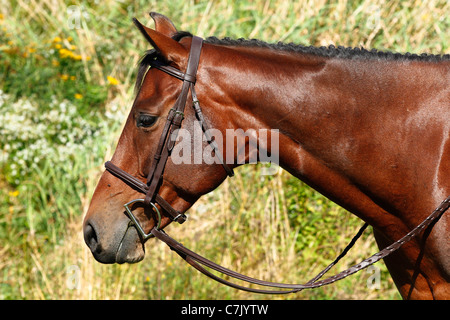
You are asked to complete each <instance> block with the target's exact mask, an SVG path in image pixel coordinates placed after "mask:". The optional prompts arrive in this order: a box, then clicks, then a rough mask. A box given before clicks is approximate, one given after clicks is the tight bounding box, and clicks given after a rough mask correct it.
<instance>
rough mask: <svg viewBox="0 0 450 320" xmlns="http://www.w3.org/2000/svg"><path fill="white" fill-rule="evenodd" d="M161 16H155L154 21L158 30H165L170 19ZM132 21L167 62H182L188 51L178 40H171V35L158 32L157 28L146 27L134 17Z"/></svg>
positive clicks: (178, 64)
mask: <svg viewBox="0 0 450 320" xmlns="http://www.w3.org/2000/svg"><path fill="white" fill-rule="evenodd" d="M159 16H161V15H159ZM162 17H163V18H161V17H158V18H156V20H155V23H156V25H157V26H158V28H161V29H160V30H165V31H167V28H168V23H167V22H170V20H169V19H167V18H166V17H164V16H162ZM157 21H158V22H157ZM133 22H134V24H135V25H136V27H137V28H138V29H139V31H141V33H142V34H143V35H144V37H145V39H147V41H148V42H150V44H151V45H152V46H153V48H155V50H156V51H157V52H158V53H159V54H160V55H162V56H163V57H164V58H165V59H166V60H167V61H168V62H173V63H175V64H176V65H177V66H180V65H181V64H183V62H184V60H185V59H186V58H187V55H188V51H187V49H185V48H184V47H183V46H182V45H181V44H180V43H179V42H177V41H175V40H173V39H172V38H171V37H168V36H167V35H165V34H163V33H161V32H158V31H157V30H153V29H150V28H147V27H146V26H144V25H143V24H142V23H140V22H139V21H138V20H137V19H136V18H133ZM170 24H171V22H170ZM172 26H173V25H172ZM175 30H176V29H175Z"/></svg>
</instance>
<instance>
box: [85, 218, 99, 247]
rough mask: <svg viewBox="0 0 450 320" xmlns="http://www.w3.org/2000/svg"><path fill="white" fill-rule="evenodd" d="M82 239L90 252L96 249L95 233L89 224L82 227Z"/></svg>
mask: <svg viewBox="0 0 450 320" xmlns="http://www.w3.org/2000/svg"><path fill="white" fill-rule="evenodd" d="M84 241H85V242H86V244H87V246H88V247H89V249H91V251H92V252H95V251H96V250H97V249H98V241H97V233H96V232H95V229H94V228H93V227H92V225H91V224H87V225H86V226H85V227H84Z"/></svg>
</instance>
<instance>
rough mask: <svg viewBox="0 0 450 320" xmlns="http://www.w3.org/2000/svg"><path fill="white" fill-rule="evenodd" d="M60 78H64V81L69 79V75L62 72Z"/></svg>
mask: <svg viewBox="0 0 450 320" xmlns="http://www.w3.org/2000/svg"><path fill="white" fill-rule="evenodd" d="M60 78H61V79H62V80H64V81H66V80H67V79H69V75H67V74H62V75H60Z"/></svg>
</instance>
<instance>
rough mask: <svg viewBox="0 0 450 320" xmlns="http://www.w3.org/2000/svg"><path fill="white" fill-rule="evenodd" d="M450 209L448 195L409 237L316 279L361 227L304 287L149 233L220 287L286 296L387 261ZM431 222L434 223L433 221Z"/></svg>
mask: <svg viewBox="0 0 450 320" xmlns="http://www.w3.org/2000/svg"><path fill="white" fill-rule="evenodd" d="M449 207H450V196H449V197H448V198H447V199H445V200H444V201H443V202H442V203H441V204H440V205H439V206H438V207H437V208H436V209H435V210H434V211H433V212H432V213H431V214H430V215H429V216H428V217H427V218H426V219H425V220H424V221H422V222H421V223H420V224H419V225H418V226H417V227H415V228H414V229H413V230H411V231H410V232H409V233H408V234H406V235H405V236H404V237H403V238H401V239H399V240H397V241H395V242H394V243H393V244H391V245H390V246H388V247H386V248H384V249H383V250H381V251H380V252H378V253H376V254H374V255H372V256H371V257H369V258H367V259H365V260H363V261H362V262H360V263H359V264H357V265H354V266H352V267H350V268H348V269H346V270H344V271H342V272H340V273H338V274H336V275H334V276H331V277H329V278H326V279H324V280H319V279H320V278H321V277H322V276H323V275H324V274H325V273H326V272H327V271H329V270H330V269H331V268H332V267H333V266H334V265H335V264H336V263H337V262H338V261H339V260H340V259H341V258H342V257H343V256H345V254H346V253H347V252H348V250H349V249H350V248H351V247H352V246H353V244H354V243H355V242H356V240H357V239H358V238H359V237H360V236H361V234H362V232H363V231H364V229H365V228H366V227H367V226H368V224H367V223H366V224H364V226H363V227H362V228H361V229H360V230H359V231H358V233H357V235H356V236H355V237H354V238H353V239H352V241H351V242H350V244H349V245H348V246H347V247H346V248H345V249H344V251H343V252H342V253H341V254H340V255H339V256H338V258H337V259H336V260H335V261H333V263H331V264H330V265H329V266H327V267H326V268H325V269H324V270H323V271H321V272H320V273H319V274H318V275H317V276H315V277H314V278H313V279H311V280H310V281H308V282H307V283H305V284H285V283H276V282H269V281H263V280H258V279H255V278H251V277H248V276H245V275H243V274H240V273H238V272H235V271H232V270H230V269H227V268H225V267H222V266H220V265H218V264H216V263H214V262H212V261H210V260H208V259H206V258H204V257H202V256H200V255H199V254H197V253H195V252H193V251H191V250H189V249H188V248H186V247H185V246H183V245H182V244H181V243H179V242H177V241H176V240H174V239H172V238H171V237H169V236H168V235H167V234H166V233H165V232H164V231H162V230H158V229H156V228H153V229H152V230H151V233H152V234H153V235H154V236H155V237H156V238H158V239H159V240H161V241H163V242H164V243H166V244H167V245H168V246H169V247H170V249H172V250H174V251H175V252H176V253H178V255H180V256H181V257H182V258H183V259H184V260H186V262H188V263H189V264H190V265H192V266H193V267H194V268H196V269H197V270H198V271H200V272H201V273H203V274H204V275H206V276H208V277H210V278H211V279H213V280H216V281H218V282H220V283H222V284H225V285H227V286H230V287H232V288H235V289H239V290H244V291H248V292H254V293H264V294H286V293H293V292H298V291H301V290H304V289H312V288H318V287H322V286H324V285H327V284H330V283H333V282H336V281H338V280H341V279H343V278H346V277H348V276H349V275H351V274H354V273H356V272H358V271H360V270H362V269H364V268H367V267H368V266H370V265H372V264H374V263H375V262H377V261H379V260H381V259H383V258H386V257H387V256H389V255H390V254H392V253H393V252H395V251H397V250H398V249H400V248H401V246H402V245H403V244H405V243H406V242H408V241H410V240H411V239H412V238H414V237H416V236H417V235H418V234H420V233H421V232H422V231H423V230H424V229H425V228H427V227H428V226H430V225H431V224H432V223H433V224H434V223H436V222H437V221H438V220H439V218H440V217H441V216H442V215H443V214H444V212H445V211H447V210H448V208H449ZM433 221H434V222H433ZM203 266H205V267H208V268H211V269H213V270H215V271H218V272H220V273H222V274H225V275H227V276H229V277H232V278H234V279H238V280H242V281H245V282H248V283H253V284H257V285H260V286H266V287H272V288H278V289H284V290H265V289H255V288H250V287H244V286H241V285H237V284H234V283H232V282H230V281H227V280H224V279H222V278H219V277H218V276H216V275H214V274H212V273H211V272H209V271H208V270H206V269H205V268H203Z"/></svg>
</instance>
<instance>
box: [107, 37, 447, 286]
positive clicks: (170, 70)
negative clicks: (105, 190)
mask: <svg viewBox="0 0 450 320" xmlns="http://www.w3.org/2000/svg"><path fill="white" fill-rule="evenodd" d="M202 41H203V40H202V39H201V38H199V37H196V36H194V37H193V38H192V44H191V49H190V53H189V59H188V64H187V68H186V72H185V73H183V72H181V71H180V70H178V69H176V68H174V67H171V66H169V65H167V64H165V63H163V62H161V61H159V60H157V59H155V60H153V61H151V62H150V65H151V66H152V67H155V68H157V69H159V70H161V71H164V72H166V73H167V74H169V75H171V76H173V77H175V78H177V79H180V80H182V81H183V86H182V88H181V93H180V95H179V96H178V99H177V100H176V102H175V105H174V106H173V108H172V109H170V111H169V114H168V116H167V121H166V123H165V125H164V129H163V131H162V134H161V138H160V140H159V144H158V147H157V150H156V153H155V156H154V159H153V162H152V165H151V168H150V171H149V174H148V177H147V183H143V182H142V181H140V180H139V179H137V178H135V177H134V176H132V175H131V174H129V173H127V172H125V171H124V170H122V169H120V168H118V167H117V166H116V165H114V164H113V163H111V162H110V161H108V162H106V163H105V167H106V170H108V171H109V172H110V173H112V174H113V175H114V176H116V177H117V178H119V179H121V180H123V181H124V182H125V183H127V184H128V185H129V186H131V187H133V188H134V189H136V190H138V191H139V192H141V193H143V194H145V197H144V198H139V199H134V200H132V201H130V202H128V203H126V204H125V205H124V207H125V209H126V211H127V214H128V216H129V218H130V220H131V221H132V224H134V226H135V227H136V229H137V231H138V233H139V235H140V236H141V237H142V239H143V240H146V239H148V238H150V237H152V236H154V237H156V238H157V239H159V240H161V241H163V242H164V243H166V244H167V245H168V246H169V247H170V248H171V249H172V250H174V251H175V252H176V253H178V255H180V256H181V257H182V258H183V259H184V260H185V261H186V262H188V263H189V264H190V265H192V266H193V267H194V268H196V269H197V270H198V271H200V272H202V273H203V274H205V275H206V276H208V277H210V278H212V279H214V280H216V281H218V282H220V283H222V284H225V285H228V286H230V287H233V288H235V289H240V290H244V291H248V292H254V293H266V294H285V293H291V292H298V291H301V290H303V289H311V288H317V287H321V286H324V285H327V284H330V283H333V282H335V281H338V280H340V279H343V278H345V277H347V276H349V275H351V274H353V273H355V272H358V271H360V270H362V269H364V268H366V267H368V266H370V265H372V264H374V263H375V262H377V261H379V260H381V259H383V258H385V257H387V256H388V255H390V254H391V253H393V252H395V251H397V250H398V249H399V248H400V247H401V246H402V245H403V244H405V243H406V242H408V241H410V240H411V239H412V238H414V237H415V236H417V235H418V234H420V233H421V232H422V231H423V230H424V229H425V228H427V227H429V226H430V227H432V226H433V225H434V223H436V222H437V221H438V220H439V218H440V217H441V216H442V215H443V214H444V212H445V211H446V210H447V209H448V208H449V207H450V197H448V198H447V199H445V200H444V201H443V202H442V203H441V204H440V205H439V207H437V208H436V209H435V210H434V211H433V212H432V213H431V214H430V215H429V216H428V217H427V218H426V219H425V220H423V221H422V222H421V223H420V224H419V225H418V226H417V227H416V228H414V229H413V230H411V231H410V232H409V233H408V234H406V235H405V236H404V237H403V238H401V239H399V240H397V241H395V242H394V243H392V244H391V245H390V246H388V247H386V248H384V249H383V250H381V251H380V252H378V253H376V254H374V255H372V256H371V257H369V258H368V259H366V260H364V261H362V262H361V263H359V264H357V265H354V266H352V267H350V268H348V269H346V270H344V271H342V272H340V273H338V274H336V275H334V276H332V277H329V278H327V279H324V280H320V278H322V276H323V275H324V274H325V273H326V272H328V271H329V270H330V269H331V268H332V267H333V266H334V265H335V264H336V263H337V262H338V261H339V260H340V259H341V258H342V257H344V256H345V255H346V253H347V252H348V250H349V249H350V248H351V247H352V246H353V244H354V243H355V242H356V240H357V239H358V238H359V237H360V236H361V235H362V233H363V231H364V230H365V229H366V228H367V226H368V224H367V223H365V224H364V225H363V227H362V228H361V229H360V230H359V231H358V233H357V234H356V236H355V237H354V238H353V239H352V241H351V242H350V243H349V245H347V247H346V248H345V249H344V251H343V252H342V253H341V254H340V255H339V256H338V257H337V258H336V259H335V260H334V261H333V262H332V263H331V264H330V265H329V266H327V267H326V268H325V269H324V270H322V271H321V272H320V273H319V274H318V275H317V276H315V277H314V278H312V279H311V280H310V281H308V282H307V283H305V284H284V283H275V282H268V281H263V280H258V279H254V278H251V277H248V276H245V275H242V274H240V273H237V272H235V271H232V270H229V269H227V268H224V267H222V266H220V265H218V264H216V263H214V262H212V261H210V260H208V259H206V258H204V257H202V256H200V255H199V254H197V253H195V252H193V251H191V250H189V249H188V248H186V247H184V246H183V245H182V244H180V243H179V242H177V241H176V240H174V239H173V238H171V237H169V236H168V235H167V234H166V233H165V232H164V231H163V230H161V229H160V227H161V219H162V216H161V213H160V211H159V209H158V207H157V205H156V204H158V205H159V206H160V208H162V209H164V211H165V212H166V213H167V214H169V216H170V218H171V219H172V221H177V222H178V223H183V222H185V221H186V216H185V215H184V213H181V212H179V211H177V210H176V209H174V208H173V207H172V206H171V205H170V204H169V203H168V202H167V201H166V200H164V199H163V198H162V197H161V196H160V195H159V194H158V190H159V187H160V186H161V184H162V180H163V172H164V168H165V165H166V163H167V160H168V158H169V156H170V154H171V151H172V149H173V147H174V145H175V140H176V134H177V132H178V130H177V129H179V128H180V127H181V122H182V121H183V118H184V109H185V106H186V101H187V96H188V93H189V91H191V96H192V105H193V108H194V111H195V114H196V116H197V118H198V120H199V121H200V122H201V125H202V129H203V133H204V134H205V137H206V140H207V142H208V143H209V144H210V145H211V147H212V148H213V150H214V154H215V156H216V157H217V159H218V160H219V162H220V163H221V164H222V166H223V168H224V169H225V171H226V173H227V175H228V176H230V177H231V176H233V175H234V172H233V169H232V168H230V167H229V166H228V165H227V164H226V163H225V162H224V160H223V157H222V156H221V154H220V152H219V148H218V147H217V144H216V143H215V142H214V140H212V139H211V136H210V135H209V131H208V126H207V124H206V122H205V119H204V117H203V114H202V111H201V108H200V104H199V102H198V99H197V95H196V93H195V81H196V73H197V68H198V64H199V60H200V53H201V48H202ZM138 202H141V203H143V205H144V209H146V210H150V212H153V214H154V218H155V226H154V227H153V228H152V229H151V231H150V233H148V234H147V233H145V231H144V229H143V228H142V226H141V225H140V223H139V221H138V219H137V218H136V217H135V216H134V214H133V212H132V205H133V204H135V203H138ZM203 266H206V267H208V268H211V269H213V270H216V271H218V272H220V273H222V274H225V275H228V276H230V277H232V278H234V279H238V280H242V281H245V282H248V283H253V284H257V285H261V286H266V287H272V288H278V289H282V290H265V289H254V288H249V287H244V286H241V285H237V284H234V283H232V282H229V281H227V280H224V279H222V278H220V277H218V276H216V275H214V274H212V273H211V272H209V271H208V270H206V269H205V268H204V267H203Z"/></svg>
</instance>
